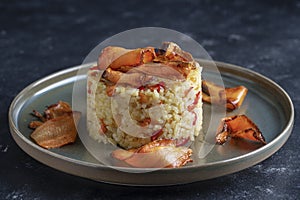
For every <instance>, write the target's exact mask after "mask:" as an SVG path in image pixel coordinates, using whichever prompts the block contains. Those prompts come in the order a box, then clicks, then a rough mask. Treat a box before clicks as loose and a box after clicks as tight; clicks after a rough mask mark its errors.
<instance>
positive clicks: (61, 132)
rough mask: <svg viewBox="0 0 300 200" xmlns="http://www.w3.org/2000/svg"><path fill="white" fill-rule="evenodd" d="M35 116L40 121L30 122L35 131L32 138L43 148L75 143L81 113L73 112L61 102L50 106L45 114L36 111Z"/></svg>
mask: <svg viewBox="0 0 300 200" xmlns="http://www.w3.org/2000/svg"><path fill="white" fill-rule="evenodd" d="M33 115H34V116H36V117H37V118H39V120H40V121H32V122H30V124H29V127H30V128H32V129H35V130H34V131H33V133H32V134H31V135H30V137H31V138H32V139H33V140H34V141H35V142H36V143H37V144H38V145H40V146H41V147H44V148H46V149H51V148H57V147H61V146H63V145H66V144H69V143H73V142H75V140H76V137H77V130H76V126H77V124H78V122H79V119H80V116H81V113H80V112H77V111H72V109H71V107H70V105H69V104H68V103H66V102H63V101H59V102H58V103H57V104H53V105H50V106H48V107H47V109H46V110H45V111H44V114H41V113H39V112H38V111H35V110H34V111H33Z"/></svg>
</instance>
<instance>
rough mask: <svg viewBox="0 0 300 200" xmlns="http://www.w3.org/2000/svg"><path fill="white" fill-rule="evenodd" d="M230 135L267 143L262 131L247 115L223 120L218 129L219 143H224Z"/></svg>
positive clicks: (217, 139)
mask: <svg viewBox="0 0 300 200" xmlns="http://www.w3.org/2000/svg"><path fill="white" fill-rule="evenodd" d="M228 137H231V138H243V139H247V140H251V141H256V142H260V143H262V144H266V141H265V138H264V136H263V135H262V133H261V131H260V130H259V129H258V127H257V126H256V124H255V123H254V122H252V120H251V119H249V118H248V117H247V116H246V115H236V116H232V117H226V118H224V119H223V120H222V122H221V124H220V126H219V128H218V131H217V136H216V142H217V144H224V143H225V142H226V141H227V139H228Z"/></svg>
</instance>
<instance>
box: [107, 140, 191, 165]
mask: <svg viewBox="0 0 300 200" xmlns="http://www.w3.org/2000/svg"><path fill="white" fill-rule="evenodd" d="M191 155H192V149H190V148H188V147H185V146H177V145H176V141H175V140H171V139H159V140H155V141H152V142H150V143H148V144H145V145H143V146H141V147H139V148H136V149H129V150H124V149H117V150H115V151H113V152H112V156H113V157H114V158H116V159H117V160H120V161H123V162H125V163H126V164H128V165H129V166H131V167H136V168H161V167H165V168H178V167H182V166H184V165H186V164H187V163H189V162H192V161H193V160H192V159H191Z"/></svg>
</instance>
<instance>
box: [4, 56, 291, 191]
mask: <svg viewBox="0 0 300 200" xmlns="http://www.w3.org/2000/svg"><path fill="white" fill-rule="evenodd" d="M215 63H216V64H217V66H218V68H219V70H220V72H221V75H222V78H223V81H224V84H225V86H226V87H231V86H237V85H244V86H246V87H247V88H248V89H249V92H248V94H247V97H246V99H245V101H244V104H243V106H242V107H241V108H240V109H239V110H237V111H235V112H233V113H230V114H229V115H234V114H239V113H241V112H243V113H245V114H246V115H247V116H249V117H250V118H251V119H253V120H254V121H255V123H256V124H257V125H258V127H260V129H261V131H262V132H263V134H264V136H265V138H266V141H267V145H264V146H257V145H254V144H248V143H247V142H242V141H238V142H237V141H234V140H230V142H227V143H226V144H225V145H221V146H220V145H217V146H215V147H214V148H213V150H212V151H211V152H210V153H209V154H208V155H207V156H206V157H205V158H204V159H201V160H196V161H195V162H193V163H192V164H189V165H188V166H185V167H182V168H179V169H160V170H157V171H152V172H148V173H127V172H122V171H119V170H115V169H112V168H109V167H107V166H104V165H102V164H101V163H99V162H98V161H97V160H96V159H94V158H93V157H92V156H91V155H90V153H89V152H88V151H87V150H86V149H85V147H84V146H83V144H82V143H81V142H80V140H79V139H77V141H76V142H75V143H74V144H72V145H67V146H64V147H61V148H57V149H52V150H46V149H43V148H41V147H39V146H38V145H36V144H35V143H34V142H33V141H32V140H31V139H30V137H29V135H30V133H31V132H32V130H30V129H29V128H28V124H29V122H30V121H31V120H32V119H33V117H32V116H31V115H30V113H31V112H32V110H33V109H36V110H40V111H42V110H44V109H45V106H46V105H50V104H53V103H56V102H57V101H58V100H63V101H67V102H70V103H71V102H72V90H73V84H74V81H76V75H77V71H78V69H80V67H82V66H77V67H73V68H69V69H66V70H63V71H60V72H57V73H55V74H52V75H50V76H47V77H45V78H43V79H41V80H39V81H36V82H34V83H32V84H31V85H29V86H28V87H26V88H25V89H24V90H23V91H21V92H20V93H19V94H18V95H17V96H16V98H15V99H14V100H13V102H12V104H11V106H10V109H9V125H10V130H11V134H12V136H13V138H14V140H15V141H16V143H17V144H18V145H19V146H20V147H21V148H22V149H23V150H24V151H25V152H26V153H27V154H29V155H30V156H32V157H33V158H35V159H36V160H38V161H40V162H42V163H44V164H45V165H48V166H50V167H53V168H55V169H58V170H61V171H63V172H66V173H69V174H73V175H76V176H80V177H85V178H88V179H92V180H96V181H101V182H109V183H114V184H125V185H146V186H148V185H174V184H182V183H190V182H195V181H200V180H206V179H210V178H215V177H219V176H222V175H226V174H230V173H233V172H236V171H240V170H242V169H245V168H247V167H250V166H252V165H255V164H256V163H258V162H261V161H262V160H264V159H266V158H268V157H269V156H271V155H272V154H273V153H275V152H276V151H277V150H278V149H279V148H280V147H281V146H282V145H283V144H284V143H285V142H286V140H287V139H288V137H289V135H290V134H291V132H292V128H293V123H294V108H293V104H292V101H291V99H290V97H289V96H288V94H287V93H286V92H285V91H284V90H283V89H282V88H281V87H280V86H278V85H277V84H276V83H274V82H273V81H271V80H270V79H268V78H266V77H264V76H262V75H260V74H258V73H256V72H253V71H251V70H248V69H245V68H242V67H238V66H235V65H231V64H226V63H221V62H215ZM201 64H202V65H204V66H209V65H210V62H205V61H201ZM204 73H208V75H209V73H210V72H209V70H208V71H205V72H204ZM212 75H213V74H212Z"/></svg>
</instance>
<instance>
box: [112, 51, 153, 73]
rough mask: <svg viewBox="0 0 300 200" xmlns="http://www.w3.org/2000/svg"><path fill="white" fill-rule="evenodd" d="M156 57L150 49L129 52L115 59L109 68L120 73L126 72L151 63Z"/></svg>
mask: <svg viewBox="0 0 300 200" xmlns="http://www.w3.org/2000/svg"><path fill="white" fill-rule="evenodd" d="M155 57H156V54H155V50H154V48H152V47H147V48H138V49H134V50H131V51H129V52H127V53H125V54H123V55H121V56H120V57H118V58H117V59H115V60H114V61H113V62H112V63H111V64H110V65H109V68H111V69H113V70H117V71H121V72H127V71H129V70H130V69H132V68H133V67H135V66H138V65H141V64H144V63H148V62H151V61H152V60H153V59H154V58H155Z"/></svg>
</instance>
